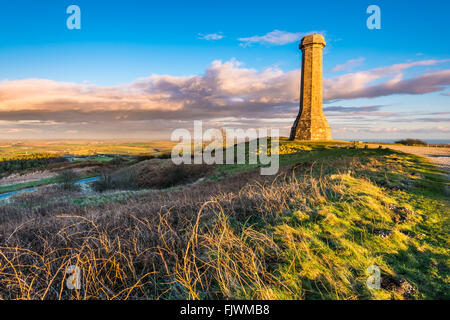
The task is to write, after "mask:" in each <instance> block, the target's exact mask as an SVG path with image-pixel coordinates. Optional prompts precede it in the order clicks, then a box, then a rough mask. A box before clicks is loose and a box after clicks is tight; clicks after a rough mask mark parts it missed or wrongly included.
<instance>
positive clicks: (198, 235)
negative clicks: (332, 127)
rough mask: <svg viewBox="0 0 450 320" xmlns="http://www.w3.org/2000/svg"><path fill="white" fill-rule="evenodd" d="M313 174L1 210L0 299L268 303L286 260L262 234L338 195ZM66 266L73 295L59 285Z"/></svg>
mask: <svg viewBox="0 0 450 320" xmlns="http://www.w3.org/2000/svg"><path fill="white" fill-rule="evenodd" d="M342 161H344V160H342ZM350 164H351V163H349V162H348V161H347V162H343V163H341V165H342V166H341V167H346V168H348V167H349V166H350ZM333 165H335V164H330V165H329V166H330V167H333ZM320 170H323V168H321V167H320V165H319V164H308V165H302V166H299V167H293V168H285V169H284V171H283V172H282V173H281V174H280V175H279V176H277V177H274V178H270V177H261V176H259V173H258V172H257V171H254V172H245V173H241V174H237V175H234V176H230V177H227V178H225V179H224V180H221V181H219V182H214V181H208V182H203V183H200V184H196V185H192V186H191V187H190V188H185V189H180V190H175V191H172V192H162V191H161V192H149V193H147V194H143V195H139V196H136V197H135V198H130V199H128V200H127V201H126V202H115V203H106V204H101V205H97V206H91V207H88V206H84V207H80V206H76V205H72V204H68V203H65V204H55V205H53V206H47V207H38V208H33V209H32V210H25V209H21V208H19V207H17V206H3V207H1V208H0V298H2V299H144V298H145V299H160V298H162V299H204V298H212V299H216V298H227V299H235V298H249V299H272V298H274V297H275V295H274V292H273V291H272V290H273V289H271V288H273V287H274V286H281V287H283V286H285V284H284V283H280V282H279V280H277V279H278V278H277V276H276V274H275V271H276V266H277V265H278V264H279V262H280V261H282V260H283V259H285V257H284V256H283V250H282V248H280V247H279V244H277V242H276V241H275V239H274V238H273V233H268V232H267V225H270V224H273V223H274V222H275V221H277V220H278V219H281V218H282V217H283V216H284V215H285V214H286V213H288V212H291V211H292V210H294V209H296V210H297V209H299V210H302V211H304V212H309V211H312V209H311V208H314V207H316V206H319V205H320V204H322V203H324V202H326V201H327V199H330V198H335V197H337V196H339V194H340V188H341V187H340V185H339V183H340V182H339V181H335V180H333V179H330V177H329V176H322V177H321V176H320V175H318V174H317V172H320ZM313 171H315V172H314V174H313ZM317 177H319V178H317ZM263 226H264V228H263ZM70 266H77V267H78V268H79V270H81V277H80V279H81V287H80V289H79V290H71V289H69V288H68V286H67V280H68V279H69V277H70V276H71V274H70V273H67V270H68V268H69V267H70ZM285 289H286V290H291V289H289V287H287V286H286V288H285ZM298 294H299V293H298V292H297V293H293V295H298ZM300 294H301V293H300Z"/></svg>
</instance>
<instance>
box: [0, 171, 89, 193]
mask: <svg viewBox="0 0 450 320" xmlns="http://www.w3.org/2000/svg"><path fill="white" fill-rule="evenodd" d="M95 176H97V174H94V173H92V174H87V175H83V176H80V177H79V178H77V180H82V179H87V178H92V177H95ZM58 182H60V180H59V179H58V177H51V178H44V179H39V180H34V181H29V182H23V183H17V184H13V185H8V186H0V194H2V193H8V192H14V191H20V190H23V189H28V188H34V187H40V186H44V185H48V184H53V183H58Z"/></svg>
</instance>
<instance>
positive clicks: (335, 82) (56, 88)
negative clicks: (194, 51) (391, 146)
mask: <svg viewBox="0 0 450 320" xmlns="http://www.w3.org/2000/svg"><path fill="white" fill-rule="evenodd" d="M443 62H446V60H422V61H416V62H409V63H403V64H395V65H391V66H385V67H381V68H374V69H370V70H365V71H359V72H353V73H347V74H344V75H340V76H336V77H331V78H328V79H324V101H325V102H326V101H345V100H349V99H357V98H376V97H383V96H389V95H395V94H409V95H419V94H425V93H431V92H440V91H444V92H448V91H446V90H448V89H447V87H448V86H449V85H450V70H436V71H427V72H426V73H422V74H420V73H419V74H418V75H417V73H415V76H414V77H410V78H405V75H404V74H405V72H406V70H408V69H411V68H415V67H430V66H436V65H439V64H442V63H443ZM300 76H301V74H300V70H293V71H289V72H284V71H282V70H280V69H278V68H266V69H262V70H256V69H251V68H247V67H245V66H244V65H243V64H242V63H240V62H238V61H236V60H230V61H225V62H223V61H219V60H217V61H214V62H212V63H211V65H210V66H208V67H207V68H206V70H205V72H204V73H203V74H201V75H193V76H171V75H151V76H149V77H146V78H141V79H137V80H135V81H133V82H131V83H128V84H125V85H121V86H110V87H101V86H97V85H94V84H89V83H81V84H80V83H68V82H57V81H52V80H46V79H24V80H5V81H2V82H0V133H2V134H6V133H10V134H12V133H20V132H21V131H19V130H41V131H42V130H43V131H45V132H47V134H50V132H54V133H58V132H59V133H64V134H67V135H80V134H97V135H98V134H105V135H107V134H111V135H113V134H123V135H128V134H129V135H131V134H137V133H139V134H140V133H142V134H143V133H144V132H145V131H146V130H147V132H148V130H150V129H151V130H159V132H162V131H163V130H165V132H167V131H168V130H171V128H176V127H177V126H180V121H192V120H197V119H202V120H205V121H211V123H213V122H214V121H215V122H214V123H221V121H219V120H217V119H232V120H227V121H226V123H232V124H233V123H234V124H235V125H237V124H241V125H242V123H244V124H245V126H254V127H258V126H261V127H262V126H267V125H268V123H270V124H271V125H272V126H278V127H280V128H285V127H286V128H288V127H289V126H290V123H289V121H286V119H291V121H292V117H294V116H295V115H296V113H297V112H298V100H299V90H300ZM384 107H385V106H382V105H369V106H367V105H366V106H359V107H348V106H345V104H343V105H339V106H325V107H324V111H325V113H326V115H327V117H329V120H330V121H331V122H332V123H333V121H335V119H362V121H363V120H364V119H366V120H367V119H368V117H372V118H373V117H378V118H379V119H381V120H383V117H384V118H388V117H389V118H390V119H392V121H398V122H402V121H403V119H401V117H399V115H398V114H396V113H392V112H387V111H385V110H383V108H384ZM416 118H417V119H416V120H414V121H417V122H429V123H430V124H431V123H433V122H445V121H447V120H445V119H447V118H442V117H441V118H438V117H431V116H430V117H429V116H427V115H422V116H421V117H416ZM404 119H409V120H410V121H411V119H415V118H406V117H404ZM436 119H438V120H436ZM161 120H163V121H161ZM383 121H385V120H383ZM386 121H387V120H386ZM122 128H123V130H122ZM156 128H157V129H156ZM52 130H53V131H52ZM24 132H25V131H24Z"/></svg>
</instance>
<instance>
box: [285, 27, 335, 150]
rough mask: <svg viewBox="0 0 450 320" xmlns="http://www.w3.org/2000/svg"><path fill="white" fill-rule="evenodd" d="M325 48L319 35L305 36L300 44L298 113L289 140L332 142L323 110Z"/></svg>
mask: <svg viewBox="0 0 450 320" xmlns="http://www.w3.org/2000/svg"><path fill="white" fill-rule="evenodd" d="M325 45H326V42H325V39H324V38H323V36H322V35H320V34H312V35H309V36H306V37H304V38H303V39H302V42H301V44H300V49H301V50H302V53H303V57H302V82H301V88H300V112H299V113H298V116H297V118H296V119H295V122H294V125H293V126H292V129H291V136H290V140H294V139H298V140H315V141H320V140H321V141H326V140H332V138H331V129H330V126H329V125H328V121H327V119H326V118H325V115H324V113H323V110H322V77H323V75H322V50H323V48H324V47H325Z"/></svg>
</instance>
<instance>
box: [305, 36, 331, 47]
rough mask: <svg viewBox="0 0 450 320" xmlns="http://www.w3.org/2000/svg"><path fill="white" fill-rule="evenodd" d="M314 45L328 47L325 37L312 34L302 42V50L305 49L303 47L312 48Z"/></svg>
mask: <svg viewBox="0 0 450 320" xmlns="http://www.w3.org/2000/svg"><path fill="white" fill-rule="evenodd" d="M314 44H320V45H322V46H323V47H325V46H326V45H327V43H326V42H325V39H324V37H323V36H322V35H321V34H311V35H309V36H306V37H304V38H303V39H302V42H301V43H300V49H303V47H306V46H311V45H314Z"/></svg>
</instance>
